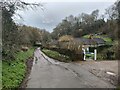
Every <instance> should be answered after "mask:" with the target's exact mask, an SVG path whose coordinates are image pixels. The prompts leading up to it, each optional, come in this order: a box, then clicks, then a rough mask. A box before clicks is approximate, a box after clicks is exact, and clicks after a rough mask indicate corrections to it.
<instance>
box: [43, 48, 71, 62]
mask: <svg viewBox="0 0 120 90" xmlns="http://www.w3.org/2000/svg"><path fill="white" fill-rule="evenodd" d="M42 51H43V53H45V54H46V55H47V56H48V57H50V58H53V59H56V60H59V61H62V62H70V61H72V60H71V59H70V57H69V56H66V55H63V54H60V53H59V52H56V51H53V50H48V49H42Z"/></svg>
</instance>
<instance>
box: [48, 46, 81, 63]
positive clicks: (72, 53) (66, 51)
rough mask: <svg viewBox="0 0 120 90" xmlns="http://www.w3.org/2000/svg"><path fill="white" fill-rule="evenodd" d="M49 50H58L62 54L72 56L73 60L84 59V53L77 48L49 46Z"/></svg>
mask: <svg viewBox="0 0 120 90" xmlns="http://www.w3.org/2000/svg"><path fill="white" fill-rule="evenodd" d="M47 49H49V50H53V51H57V52H59V53H60V54H63V55H66V56H68V57H70V59H71V60H72V61H76V60H83V54H82V53H81V52H80V53H78V52H76V51H75V50H69V49H63V48H47Z"/></svg>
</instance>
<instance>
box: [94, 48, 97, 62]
mask: <svg viewBox="0 0 120 90" xmlns="http://www.w3.org/2000/svg"><path fill="white" fill-rule="evenodd" d="M94 60H97V50H96V49H95V50H94Z"/></svg>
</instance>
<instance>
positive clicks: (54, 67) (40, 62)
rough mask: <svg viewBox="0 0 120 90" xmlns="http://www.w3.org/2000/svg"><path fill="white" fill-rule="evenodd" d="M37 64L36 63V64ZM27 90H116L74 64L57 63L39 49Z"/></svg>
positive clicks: (35, 56)
mask: <svg viewBox="0 0 120 90" xmlns="http://www.w3.org/2000/svg"><path fill="white" fill-rule="evenodd" d="M35 62H36V63H35ZM26 88H115V86H114V85H112V84H110V83H108V82H105V81H103V80H102V79H100V78H98V77H96V76H95V75H93V74H92V73H90V72H89V71H88V70H86V69H84V68H83V67H80V65H77V64H74V63H64V62H58V61H57V62H56V61H55V60H53V59H51V58H49V57H47V56H46V55H45V54H43V53H42V52H41V51H40V50H39V49H37V50H36V51H35V52H34V62H33V67H32V70H31V74H30V76H29V78H28V82H27V87H26Z"/></svg>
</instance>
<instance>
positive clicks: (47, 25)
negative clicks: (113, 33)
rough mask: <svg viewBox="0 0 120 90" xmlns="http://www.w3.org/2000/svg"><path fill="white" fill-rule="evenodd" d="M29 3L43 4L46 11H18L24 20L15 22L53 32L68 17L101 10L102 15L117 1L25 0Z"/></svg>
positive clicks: (39, 9) (16, 19) (38, 9)
mask: <svg viewBox="0 0 120 90" xmlns="http://www.w3.org/2000/svg"><path fill="white" fill-rule="evenodd" d="M24 1H27V2H41V3H42V4H43V5H44V7H43V8H44V11H43V10H42V9H41V8H37V10H36V9H35V10H31V9H30V10H27V11H25V10H24V11H17V13H19V14H20V15H21V16H22V18H23V20H22V19H18V18H15V21H16V22H18V23H21V24H25V25H28V26H33V27H38V28H41V29H46V30H47V31H49V32H52V31H53V28H55V27H56V25H57V24H58V23H60V22H61V21H62V19H64V18H65V17H66V16H69V15H74V16H78V15H79V14H81V13H82V12H84V13H88V14H89V13H91V12H92V11H93V10H96V9H99V10H100V12H99V13H100V14H103V13H104V12H105V9H106V8H108V7H109V6H111V5H112V4H113V3H114V2H115V1H116V0H98V1H97V2H95V0H89V2H88V0H69V1H68V0H66V1H65V0H64V1H63V0H56V1H55V0H40V1H39V0H24Z"/></svg>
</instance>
